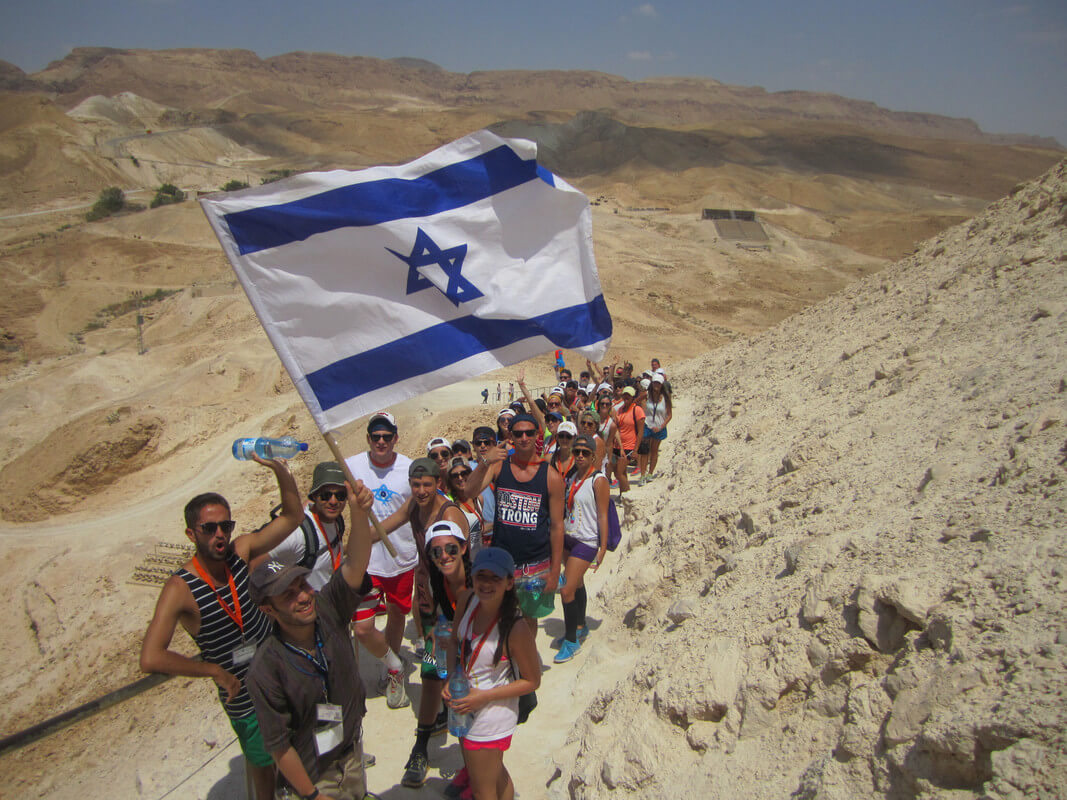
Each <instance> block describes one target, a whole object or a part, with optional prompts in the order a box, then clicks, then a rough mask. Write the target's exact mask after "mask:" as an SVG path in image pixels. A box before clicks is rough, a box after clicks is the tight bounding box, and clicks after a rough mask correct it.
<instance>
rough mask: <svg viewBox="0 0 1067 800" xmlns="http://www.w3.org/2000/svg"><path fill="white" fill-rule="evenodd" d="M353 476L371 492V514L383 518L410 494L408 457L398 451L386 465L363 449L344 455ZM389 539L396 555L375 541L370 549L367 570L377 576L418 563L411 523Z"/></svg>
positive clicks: (413, 566) (396, 508) (417, 552)
mask: <svg viewBox="0 0 1067 800" xmlns="http://www.w3.org/2000/svg"><path fill="white" fill-rule="evenodd" d="M345 462H346V463H347V464H348V468H349V469H350V470H352V477H353V478H355V479H356V480H357V481H363V483H364V485H365V486H366V487H367V488H368V489H370V490H371V491H372V492H374V508H373V511H374V515H375V516H376V517H378V519H380V520H382V519H385V518H386V517H388V516H389V515H390V514H392V513H393V512H394V511H397V510H399V508H400V507H401V506H402V505H404V503H405V502H406V501H407V499H408V498H409V497H411V485H410V484H409V483H408V467H410V466H411V459H410V458H408V457H407V456H405V455H402V454H401V453H397V454H396V459H395V460H394V461H393V463H392V464H390V465H389V466H388V467H379V466H377V465H375V464H374V462H373V461H371V460H370V454H369V453H368V452H366V451H364V452H362V453H357V454H356V455H354V456H352V457H351V458H346V459H345ZM389 541H390V542H392V544H393V547H394V548H396V558H393V557H392V556H390V555H389V551H388V550H386V549H385V545H384V544H382V543H381V542H375V543H374V545H373V546H372V547H371V551H370V566H368V567H367V572H368V573H370V574H371V575H377V576H378V577H379V578H393V577H396V576H397V575H401V574H403V573H405V572H407V571H408V570H412V569H415V565H416V564H418V563H419V551H418V548H417V547H416V546H415V537H414V535H413V534H412V532H411V525H410V524H409V523H407V522H405V523H404V524H403V525H401V526H400V527H399V528H397V529H396V530H395V531H393V532H392V533H390V534H389Z"/></svg>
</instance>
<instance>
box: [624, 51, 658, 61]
mask: <svg viewBox="0 0 1067 800" xmlns="http://www.w3.org/2000/svg"><path fill="white" fill-rule="evenodd" d="M626 58H628V59H629V60H630V61H651V60H652V53H650V52H649V51H648V50H631V51H630V52H629V53H627V54H626Z"/></svg>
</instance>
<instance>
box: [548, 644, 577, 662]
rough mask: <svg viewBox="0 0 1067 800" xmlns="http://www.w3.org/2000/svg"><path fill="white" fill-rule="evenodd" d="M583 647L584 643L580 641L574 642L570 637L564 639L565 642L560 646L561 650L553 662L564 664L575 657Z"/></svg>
mask: <svg viewBox="0 0 1067 800" xmlns="http://www.w3.org/2000/svg"><path fill="white" fill-rule="evenodd" d="M581 648H582V645H581V644H580V643H578V642H572V641H570V640H569V639H564V640H563V644H561V645H560V647H559V652H558V653H556V657H555V658H553V659H552V663H553V664H564V663H566V662H568V661H570V660H571V659H572V658H574V657H575V656H576V655H577V654H578V651H579V650H580V649H581Z"/></svg>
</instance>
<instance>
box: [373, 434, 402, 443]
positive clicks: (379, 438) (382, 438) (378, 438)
mask: <svg viewBox="0 0 1067 800" xmlns="http://www.w3.org/2000/svg"><path fill="white" fill-rule="evenodd" d="M395 435H396V434H392V433H372V434H370V439H371V441H372V442H391V441H393V436H395Z"/></svg>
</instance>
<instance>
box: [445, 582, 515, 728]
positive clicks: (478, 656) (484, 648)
mask: <svg viewBox="0 0 1067 800" xmlns="http://www.w3.org/2000/svg"><path fill="white" fill-rule="evenodd" d="M477 608H478V598H477V597H472V598H471V602H470V605H469V606H468V607H467V610H466V611H465V612H464V613H463V619H462V620H460V623H459V627H458V628H456V635H457V637H458V639H459V642H460V646H461V647H462V654H463V656H464V658H463V664H464V665H465V666H466V667H467V677H468V679H469V680H470V682H471V687H473V688H475V689H495V688H496V687H497V686H503V685H504V684H506V683H511V680H512V672H511V662H510V661H509V660H508V657H507V653H506V651H505V652H504V653H502V654H501V656H500V661H499V662H498V663H497V664H495V665H494V664H493V654H494V653H495V652H496V646H497V642H499V641H500V624H499V622H497V623H495V624H494V625H493V627H492V628H491V629H490V630H488V631H486V633H485V634H484V635H480V634H475V633H474V632H473V631H472V630H471V628H472V627H473V626H472V624H471V619H472V618H473V616H474V612H475V610H476V609H477ZM515 624H516V625H523V624H525V623H523V622H522V620H519V621H517V622H516V623H515ZM472 655H473V656H474V663H473V664H471V663H469V662H468V659H469V658H471V656H472ZM518 724H519V698H518V697H509V698H508V699H507V700H492V701H490V702H489V703H487V704H486V705H485V706H484V707H483V708H482V709H481V710H480V711H479V712H478V713H477V714H475V715H474V723H473V724H472V725H471V729H470V732H469V733H468V734H467V738H468V739H470V740H471V741H472V742H493V741H496V740H497V739H503V738H505V737H507V736H511V735H512V734H513V733H514V732H515V728H516V727H517V726H518Z"/></svg>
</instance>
